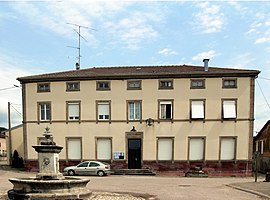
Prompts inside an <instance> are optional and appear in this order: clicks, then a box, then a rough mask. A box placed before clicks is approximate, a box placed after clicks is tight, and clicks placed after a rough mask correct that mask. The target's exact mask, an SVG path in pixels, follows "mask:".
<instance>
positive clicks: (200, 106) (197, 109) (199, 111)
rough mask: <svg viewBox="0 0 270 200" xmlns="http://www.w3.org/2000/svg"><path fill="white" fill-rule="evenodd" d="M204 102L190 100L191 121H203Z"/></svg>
mask: <svg viewBox="0 0 270 200" xmlns="http://www.w3.org/2000/svg"><path fill="white" fill-rule="evenodd" d="M204 112H205V100H191V119H204Z"/></svg>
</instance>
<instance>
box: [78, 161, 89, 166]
mask: <svg viewBox="0 0 270 200" xmlns="http://www.w3.org/2000/svg"><path fill="white" fill-rule="evenodd" d="M88 163H89V162H83V163H80V164H78V165H77V167H88Z"/></svg>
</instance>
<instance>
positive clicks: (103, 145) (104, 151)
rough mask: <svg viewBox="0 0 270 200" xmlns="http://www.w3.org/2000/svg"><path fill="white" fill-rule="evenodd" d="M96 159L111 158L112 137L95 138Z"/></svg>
mask: <svg viewBox="0 0 270 200" xmlns="http://www.w3.org/2000/svg"><path fill="white" fill-rule="evenodd" d="M97 159H98V160H111V159H112V139H111V138H97Z"/></svg>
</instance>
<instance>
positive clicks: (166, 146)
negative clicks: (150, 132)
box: [157, 138, 173, 160]
mask: <svg viewBox="0 0 270 200" xmlns="http://www.w3.org/2000/svg"><path fill="white" fill-rule="evenodd" d="M157 148H158V151H157V152H158V153H157V159H158V160H173V138H158V140H157Z"/></svg>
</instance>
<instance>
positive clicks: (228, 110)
mask: <svg viewBox="0 0 270 200" xmlns="http://www.w3.org/2000/svg"><path fill="white" fill-rule="evenodd" d="M223 118H236V107H235V101H223Z"/></svg>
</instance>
